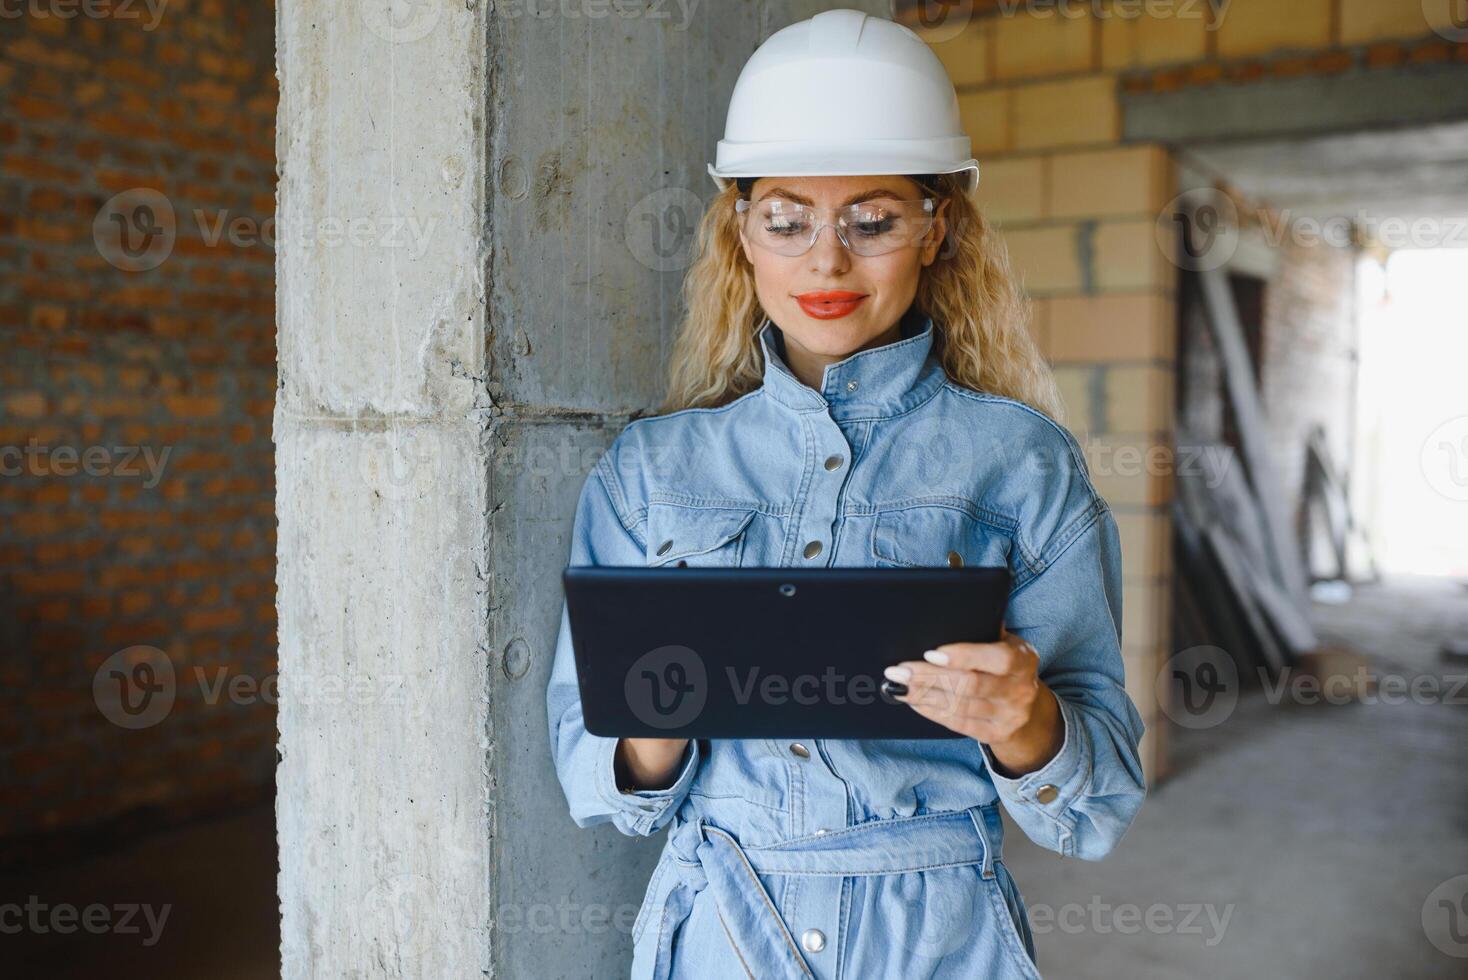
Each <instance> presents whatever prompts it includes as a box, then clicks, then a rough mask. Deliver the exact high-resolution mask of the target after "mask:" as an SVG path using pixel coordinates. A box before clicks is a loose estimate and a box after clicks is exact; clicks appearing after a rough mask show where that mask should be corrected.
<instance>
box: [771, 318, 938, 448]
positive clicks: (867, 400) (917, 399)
mask: <svg viewBox="0 0 1468 980" xmlns="http://www.w3.org/2000/svg"><path fill="white" fill-rule="evenodd" d="M778 330H779V327H777V326H776V325H775V322H774V321H773V320H771V319H769V318H768V317H766V318H765V322H764V325H763V326H761V327H760V329H759V334H758V336H759V342H760V348H761V349H762V350H763V351H764V356H765V367H764V391H765V393H766V394H768V395H769V396H770V397H771V398H772V399H773V400H774V401H775V402H777V403H778V404H780V405H782V406H784V407H786V408H788V409H790V410H792V411H795V412H812V411H825V412H829V413H830V415H831V417H832V418H833V419H836V420H837V421H844V420H851V419H863V418H884V417H888V416H892V415H900V414H902V413H903V412H906V411H909V410H911V409H913V408H915V407H916V406H918V405H920V404H922V403H923V402H925V401H927V400H928V399H929V398H931V397H932V396H933V394H934V393H935V392H936V391H937V389H938V388H939V387H940V386H941V385H942V384H943V382H944V380H945V379H946V375H945V373H944V371H943V366H942V364H940V363H939V362H938V358H937V357H936V356H934V355H933V320H932V317H930V316H928V315H926V314H925V313H923V312H922V311H921V310H919V309H918V307H917V305H916V304H913V306H911V307H909V309H908V311H907V312H906V313H904V314H903V316H902V334H903V337H902V339H901V340H894V341H892V342H891V343H889V344H883V345H882V346H881V347H872V348H869V349H867V350H863V351H857V352H856V353H855V354H851V355H849V356H847V357H845V358H843V359H842V360H839V361H837V362H836V363H834V364H827V365H826V367H825V369H824V370H823V371H822V372H821V387H820V390H819V391H817V390H816V389H814V388H811V387H810V386H808V385H806V384H805V382H803V381H801V380H800V379H799V378H797V377H796V376H795V375H794V374H793V373H792V372H791V370H790V368H789V366H788V365H787V364H786V363H785V360H784V358H783V357H782V356H781V355H780V350H781V344H780V343H777V341H776V332H777V331H778ZM782 336H783V335H782Z"/></svg>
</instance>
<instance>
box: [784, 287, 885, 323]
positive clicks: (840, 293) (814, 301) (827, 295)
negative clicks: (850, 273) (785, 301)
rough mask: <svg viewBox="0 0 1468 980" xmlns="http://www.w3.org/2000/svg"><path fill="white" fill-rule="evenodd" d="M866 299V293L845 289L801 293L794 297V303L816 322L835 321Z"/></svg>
mask: <svg viewBox="0 0 1468 980" xmlns="http://www.w3.org/2000/svg"><path fill="white" fill-rule="evenodd" d="M866 298H867V294H866V293H853V292H851V291H849V290H846V289H817V290H815V291H814V292H809V293H801V294H800V295H798V296H796V297H795V302H797V303H799V304H800V308H801V309H802V310H804V311H805V313H806V315H807V316H811V317H815V318H816V319H817V320H836V319H839V318H840V317H843V316H846V315H847V314H848V313H850V312H851V311H853V310H855V309H856V308H857V307H858V306H860V305H861V301H862V300H864V299H866Z"/></svg>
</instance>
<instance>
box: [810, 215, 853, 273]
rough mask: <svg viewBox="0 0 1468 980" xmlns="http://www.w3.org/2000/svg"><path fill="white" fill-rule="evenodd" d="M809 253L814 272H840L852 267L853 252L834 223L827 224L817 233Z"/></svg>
mask: <svg viewBox="0 0 1468 980" xmlns="http://www.w3.org/2000/svg"><path fill="white" fill-rule="evenodd" d="M809 254H810V267H811V271H812V272H822V273H826V274H832V273H840V272H845V271H846V270H847V269H849V268H850V267H851V252H850V251H849V250H848V249H847V248H846V246H845V245H843V244H842V243H841V238H840V237H839V236H838V235H837V234H836V227H835V226H834V225H826V226H825V227H823V228H821V230H820V231H819V232H817V233H816V243H815V244H814V245H812V246H811V247H810V253H809Z"/></svg>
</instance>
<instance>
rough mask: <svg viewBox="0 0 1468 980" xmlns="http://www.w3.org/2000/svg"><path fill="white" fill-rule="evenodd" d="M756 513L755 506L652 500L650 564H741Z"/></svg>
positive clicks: (648, 517)
mask: <svg viewBox="0 0 1468 980" xmlns="http://www.w3.org/2000/svg"><path fill="white" fill-rule="evenodd" d="M754 515H755V511H754V509H753V508H748V507H688V506H684V505H682V504H667V503H654V504H650V505H648V508H647V556H646V557H647V564H648V565H652V566H656V565H672V566H682V565H689V566H698V567H719V566H733V565H738V564H739V563H740V561H741V560H742V559H743V556H744V539H745V531H746V530H748V528H749V523H750V521H752V520H754Z"/></svg>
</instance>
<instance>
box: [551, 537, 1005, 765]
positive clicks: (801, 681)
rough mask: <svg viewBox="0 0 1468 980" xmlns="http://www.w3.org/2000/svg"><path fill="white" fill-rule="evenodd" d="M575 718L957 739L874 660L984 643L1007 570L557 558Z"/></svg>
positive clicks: (740, 732) (701, 732) (649, 734)
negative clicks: (888, 683)
mask: <svg viewBox="0 0 1468 980" xmlns="http://www.w3.org/2000/svg"><path fill="white" fill-rule="evenodd" d="M562 581H563V583H564V584H565V588H566V600H567V604H568V610H569V614H570V622H571V640H572V646H573V648H574V650H575V654H576V675H577V682H578V684H579V686H580V691H581V706H582V713H583V718H584V721H585V724H586V730H587V731H588V732H591V733H592V734H594V735H610V736H615V737H618V738H622V737H640V738H788V737H795V736H805V737H812V738H956V737H959V736H957V734H956V733H954V732H953V731H951V730H950V729H947V728H945V727H943V726H942V725H939V724H937V723H936V722H933V721H929V720H928V719H927V718H924V717H923V716H922V715H920V714H918V713H917V712H916V711H915V710H913V709H912V708H910V707H909V706H907V705H906V704H903V703H902V702H901V701H898V700H896V699H894V698H892V697H891V696H890V695H889V694H887V693H886V692H885V691H884V690H883V683H884V681H885V680H886V678H885V677H884V676H883V674H882V671H883V669H884V668H886V667H888V666H890V665H892V664H896V663H898V662H900V661H903V660H918V659H921V658H922V655H923V651H924V650H927V649H929V648H931V647H934V646H937V645H938V644H942V643H954V642H959V641H968V642H975V643H987V642H993V641H996V640H998V639H999V635H1000V630H1001V628H1002V626H1003V622H1004V607H1005V603H1006V602H1007V600H1008V598H1009V586H1010V577H1009V569H1007V568H1003V567H997V568H984V567H963V568H748V567H746V568H678V567H657V568H647V567H643V566H635V567H631V566H613V565H578V566H570V567H567V568H566V569H565V571H564V572H563V573H562Z"/></svg>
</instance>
